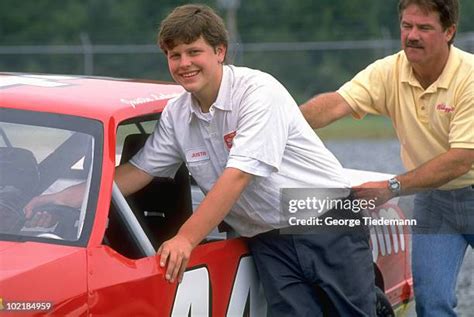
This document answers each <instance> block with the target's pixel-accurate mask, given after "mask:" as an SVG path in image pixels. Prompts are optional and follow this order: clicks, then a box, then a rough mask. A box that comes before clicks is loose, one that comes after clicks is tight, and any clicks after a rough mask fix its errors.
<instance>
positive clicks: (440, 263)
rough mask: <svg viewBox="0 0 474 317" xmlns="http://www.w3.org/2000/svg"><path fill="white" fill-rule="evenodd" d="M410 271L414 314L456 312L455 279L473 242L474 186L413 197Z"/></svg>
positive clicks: (448, 314) (450, 313) (435, 191)
mask: <svg viewBox="0 0 474 317" xmlns="http://www.w3.org/2000/svg"><path fill="white" fill-rule="evenodd" d="M414 217H415V219H417V221H418V223H417V226H416V227H414V228H413V233H414V234H413V236H412V271H413V282H414V289H415V300H416V313H417V316H429V317H438V316H440V317H441V316H442V317H446V316H456V313H455V311H454V308H455V307H456V305H457V299H456V282H457V277H458V274H459V270H460V268H461V264H462V261H463V259H464V255H465V253H466V249H467V246H468V245H470V246H471V247H473V246H474V188H473V187H472V186H469V187H465V188H461V189H456V190H449V191H443V190H432V191H428V192H423V193H419V194H417V195H416V197H415V205H414Z"/></svg>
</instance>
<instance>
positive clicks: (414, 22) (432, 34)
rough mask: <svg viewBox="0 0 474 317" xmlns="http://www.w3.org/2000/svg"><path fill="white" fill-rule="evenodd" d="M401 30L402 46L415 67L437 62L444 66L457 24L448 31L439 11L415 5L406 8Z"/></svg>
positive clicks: (432, 64) (429, 65)
mask: <svg viewBox="0 0 474 317" xmlns="http://www.w3.org/2000/svg"><path fill="white" fill-rule="evenodd" d="M400 30H401V41H402V48H403V50H404V51H405V54H406V56H407V58H408V60H409V61H410V63H412V65H413V66H414V67H417V66H418V67H424V68H428V69H429V67H433V66H434V65H437V64H438V65H439V64H443V65H444V63H445V62H446V60H447V58H448V55H449V44H448V42H449V41H450V40H451V38H452V37H453V36H454V33H455V30H456V26H455V25H452V26H450V27H448V28H447V29H446V30H444V29H443V26H442V25H441V22H440V19H439V15H438V13H437V12H435V11H427V10H423V9H422V8H420V7H419V6H417V5H415V4H412V5H409V6H408V7H407V8H406V9H405V10H403V13H402V15H401V21H400Z"/></svg>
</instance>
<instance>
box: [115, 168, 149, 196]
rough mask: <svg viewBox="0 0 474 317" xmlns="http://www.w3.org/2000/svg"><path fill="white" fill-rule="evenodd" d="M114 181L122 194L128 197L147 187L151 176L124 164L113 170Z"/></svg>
mask: <svg viewBox="0 0 474 317" xmlns="http://www.w3.org/2000/svg"><path fill="white" fill-rule="evenodd" d="M114 180H115V183H116V184H117V186H118V188H119V189H120V191H121V192H122V194H123V195H124V196H128V195H130V194H133V193H135V192H137V191H139V190H140V189H142V188H143V187H145V186H146V185H148V184H149V183H150V182H151V181H152V180H153V176H151V175H149V174H147V173H145V172H144V171H142V170H140V169H139V168H137V167H135V166H134V165H132V164H130V163H125V164H122V165H119V166H117V168H116V169H115V177H114Z"/></svg>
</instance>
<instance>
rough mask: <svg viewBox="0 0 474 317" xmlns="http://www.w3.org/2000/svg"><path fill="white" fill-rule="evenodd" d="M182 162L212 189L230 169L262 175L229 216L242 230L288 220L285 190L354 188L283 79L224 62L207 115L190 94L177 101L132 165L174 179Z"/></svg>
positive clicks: (203, 186) (257, 230)
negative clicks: (282, 192)
mask: <svg viewBox="0 0 474 317" xmlns="http://www.w3.org/2000/svg"><path fill="white" fill-rule="evenodd" d="M183 161H184V162H185V163H186V166H187V168H188V170H189V172H190V173H191V175H192V176H193V177H194V179H195V180H196V182H197V184H198V185H199V187H200V188H201V189H202V190H203V191H204V192H205V193H207V192H208V191H209V190H210V189H211V188H212V186H213V185H214V183H215V182H216V180H217V179H218V178H219V176H220V175H221V174H222V173H223V171H224V169H225V168H227V167H233V168H237V169H240V170H242V171H244V172H247V173H250V174H252V175H254V176H255V177H254V179H253V181H252V182H251V183H250V184H249V185H248V187H247V188H246V189H245V191H244V192H243V193H242V195H241V197H240V198H239V199H238V201H237V202H236V203H235V205H234V206H233V207H232V209H231V211H230V213H229V214H228V215H227V217H226V218H225V220H226V222H227V223H228V224H229V225H230V226H231V227H233V229H234V230H236V231H237V232H238V233H239V234H240V235H242V236H254V235H256V234H259V233H262V232H265V231H269V230H272V229H276V228H281V227H283V226H285V221H282V218H281V216H282V215H281V212H280V189H281V188H295V187H297V188H299V187H305V188H308V187H309V188H348V187H349V181H348V180H347V179H346V178H345V177H344V176H343V174H342V166H341V165H340V163H339V162H338V161H337V159H336V158H335V157H334V155H333V154H332V153H331V152H329V150H327V149H326V147H325V146H324V145H323V143H322V142H321V140H320V139H319V138H318V137H317V135H316V134H315V133H314V131H313V130H312V129H311V127H310V126H309V124H308V123H307V122H306V120H305V119H304V117H303V115H302V114H301V111H300V110H299V108H298V105H297V104H296V103H295V101H294V100H293V98H292V97H291V95H290V94H289V93H288V92H287V90H286V89H285V88H284V87H283V85H281V84H280V83H279V82H278V81H277V80H276V79H275V78H273V77H272V76H271V75H269V74H266V73H263V72H260V71H257V70H253V69H249V68H245V67H235V66H224V72H223V77H222V82H221V86H220V89H219V93H218V96H217V99H216V102H215V103H214V104H213V105H212V106H211V107H210V111H209V113H207V114H204V113H202V112H201V111H200V108H199V106H198V104H197V102H196V101H195V100H194V98H193V97H192V95H191V94H190V93H187V92H185V93H183V94H182V95H180V96H179V97H177V98H176V99H174V100H172V101H170V102H169V104H168V106H167V107H166V108H165V110H164V111H163V113H162V115H161V119H160V121H159V124H158V125H157V128H156V129H155V131H154V133H153V134H152V135H151V136H150V138H149V139H148V140H147V142H146V144H145V146H144V148H143V149H142V150H141V151H140V152H139V153H137V155H135V156H134V157H133V158H132V160H131V163H132V164H133V165H135V166H136V167H138V168H140V169H141V170H143V171H145V172H146V173H148V174H150V175H153V176H161V177H172V176H174V174H175V173H176V171H177V169H178V168H179V166H180V165H181V163H182V162H183ZM286 224H287V223H286Z"/></svg>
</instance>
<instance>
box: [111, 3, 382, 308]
mask: <svg viewBox="0 0 474 317" xmlns="http://www.w3.org/2000/svg"><path fill="white" fill-rule="evenodd" d="M159 45H160V47H161V48H162V50H163V51H164V53H165V55H166V57H167V60H168V65H169V70H170V73H171V75H172V77H173V79H174V80H175V81H176V82H177V83H178V84H180V85H182V86H183V87H184V88H185V90H186V92H185V93H183V94H182V95H181V96H179V97H177V98H176V99H174V100H172V101H170V103H169V104H168V105H167V107H166V108H165V110H164V111H163V113H162V115H161V118H160V121H159V124H158V126H157V128H156V130H155V131H154V133H153V134H152V135H151V136H150V138H149V139H148V140H147V142H146V144H145V146H144V147H143V149H142V150H141V151H140V152H139V153H137V155H135V156H134V157H133V158H132V159H131V161H130V162H129V163H127V164H124V165H122V166H120V167H118V168H117V171H116V176H115V181H116V183H117V185H118V187H119V188H120V190H121V191H122V192H123V194H124V195H128V194H131V193H134V192H136V191H138V190H139V189H141V188H142V187H144V186H145V185H146V184H148V183H149V182H150V181H151V180H152V179H153V177H155V176H161V177H173V176H174V174H175V173H176V171H177V169H178V168H179V166H180V165H181V164H182V163H183V162H185V163H186V166H187V168H188V169H189V171H190V173H191V174H192V176H193V177H194V179H195V180H196V182H197V184H198V185H199V186H200V187H201V189H202V190H203V191H204V192H205V193H206V197H205V198H204V200H203V201H202V203H201V204H200V206H199V207H198V208H197V210H196V211H195V212H194V214H193V215H192V216H191V217H190V218H189V219H188V220H187V221H186V222H185V223H184V224H183V226H182V227H181V228H180V229H179V231H178V233H177V234H176V236H175V237H173V238H172V239H170V240H168V241H165V242H164V243H163V244H162V245H161V247H160V248H159V250H158V254H159V255H160V256H161V260H160V264H161V266H162V267H166V274H165V277H166V279H167V280H169V281H170V282H175V281H180V280H181V278H182V276H183V273H184V271H185V269H186V266H187V263H188V260H189V257H190V255H191V251H192V250H193V248H194V247H196V246H197V245H198V244H199V243H200V242H201V241H202V240H203V239H204V238H205V237H206V236H207V234H208V233H209V232H211V231H212V230H213V229H214V228H215V227H216V226H217V225H218V224H219V223H221V222H222V221H223V220H224V219H225V221H226V223H227V224H228V225H230V226H231V227H232V228H233V229H234V230H235V231H236V232H237V233H238V234H240V235H242V236H246V237H252V238H251V239H250V240H249V247H250V250H251V252H252V255H253V257H254V261H255V263H256V266H257V271H258V274H259V277H260V279H261V281H262V284H263V287H264V292H265V296H266V298H267V301H268V304H269V307H268V309H269V314H270V315H271V316H318V315H322V314H323V310H326V311H331V312H332V313H333V315H339V316H374V315H375V285H374V273H373V263H372V253H371V250H370V246H369V241H368V231H367V228H359V230H355V231H353V232H352V233H335V232H331V233H329V234H316V235H314V234H312V235H310V234H294V235H293V234H279V233H278V232H277V231H275V230H277V229H281V228H285V227H288V226H289V224H288V222H287V221H286V219H285V215H284V214H283V213H282V211H281V210H280V204H281V198H280V190H281V188H290V187H292V188H298V187H306V188H308V187H315V188H326V189H327V188H340V189H343V188H346V189H347V190H346V192H349V190H348V187H349V182H348V181H347V180H346V179H345V177H344V176H343V175H342V167H341V165H340V164H339V162H338V161H337V159H336V158H335V157H334V156H333V155H332V154H331V153H330V152H329V151H328V150H327V149H326V148H325V147H324V145H323V144H322V142H321V141H320V140H319V138H317V136H316V135H315V134H314V132H313V130H312V129H311V127H310V126H309V125H308V123H307V122H306V121H305V119H304V118H303V116H302V114H301V112H300V111H299V109H298V106H297V104H296V103H295V101H294V100H293V98H292V97H291V96H290V94H289V93H288V92H287V91H286V89H285V88H284V87H283V86H282V85H281V84H280V83H279V82H278V81H277V80H276V79H274V78H273V77H272V76H270V75H268V74H266V73H263V72H260V71H257V70H252V69H249V68H243V67H235V66H228V65H224V60H225V57H226V52H227V46H228V40H227V32H226V30H225V27H224V23H223V21H222V19H221V18H220V17H219V16H217V15H216V14H215V13H214V12H213V11H212V9H210V8H209V7H207V6H203V5H184V6H181V7H178V8H176V9H175V10H174V11H173V12H172V13H171V14H170V15H169V16H168V17H167V18H166V19H165V20H164V21H163V22H162V24H161V29H160V33H159ZM330 212H331V211H329V213H330ZM333 212H334V211H333ZM336 212H339V211H336ZM320 291H322V292H323V293H324V294H326V295H327V298H328V299H329V301H330V304H328V305H330V306H331V307H323V304H325V303H327V302H325V301H324V300H323V297H321V296H320V295H319V294H320V293H321V292H320Z"/></svg>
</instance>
